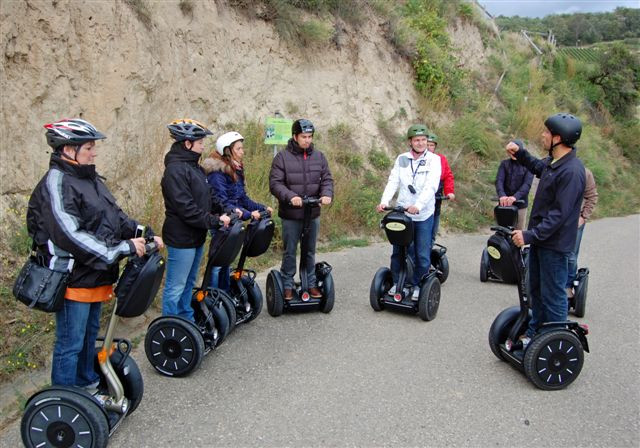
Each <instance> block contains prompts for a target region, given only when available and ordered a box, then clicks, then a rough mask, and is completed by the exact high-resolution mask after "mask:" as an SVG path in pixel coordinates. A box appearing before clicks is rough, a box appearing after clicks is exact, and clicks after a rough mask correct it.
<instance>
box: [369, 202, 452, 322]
mask: <svg viewBox="0 0 640 448" xmlns="http://www.w3.org/2000/svg"><path fill="white" fill-rule="evenodd" d="M385 210H390V212H389V213H387V214H386V215H385V216H384V218H382V220H381V221H380V227H381V228H383V229H384V231H385V233H386V235H387V238H388V240H389V242H390V243H391V244H395V245H398V246H400V250H401V257H402V260H403V262H402V264H401V269H400V272H399V273H398V283H397V284H396V288H395V291H393V292H390V291H391V288H392V287H393V277H392V275H391V270H390V269H389V268H387V267H382V268H380V269H378V271H377V272H376V274H375V276H374V277H373V280H372V281H371V289H370V291H369V303H370V305H371V308H373V309H374V310H375V311H382V310H383V309H386V308H390V309H395V310H400V311H406V312H410V313H414V314H415V313H417V314H418V315H419V316H420V318H421V319H422V320H425V321H429V320H433V319H435V317H436V315H437V314H438V307H439V306H440V281H439V280H438V274H437V271H436V270H435V269H430V270H429V272H428V273H427V274H425V275H424V276H423V277H422V279H421V280H420V284H419V285H416V286H413V287H410V286H409V281H410V280H409V279H412V278H413V273H414V271H413V262H412V261H411V257H409V246H410V245H411V243H412V241H413V220H412V219H411V218H410V217H408V216H407V215H406V214H405V213H404V212H405V211H406V209H405V208H404V207H399V206H398V207H385ZM414 288H419V291H420V292H419V295H418V300H417V301H415V300H413V289H414Z"/></svg>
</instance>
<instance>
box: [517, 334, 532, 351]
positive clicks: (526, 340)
mask: <svg viewBox="0 0 640 448" xmlns="http://www.w3.org/2000/svg"><path fill="white" fill-rule="evenodd" d="M518 340H519V341H520V342H522V350H526V348H527V346H528V345H529V344H530V343H531V338H530V337H529V336H525V335H522V336H520V337H519V338H518Z"/></svg>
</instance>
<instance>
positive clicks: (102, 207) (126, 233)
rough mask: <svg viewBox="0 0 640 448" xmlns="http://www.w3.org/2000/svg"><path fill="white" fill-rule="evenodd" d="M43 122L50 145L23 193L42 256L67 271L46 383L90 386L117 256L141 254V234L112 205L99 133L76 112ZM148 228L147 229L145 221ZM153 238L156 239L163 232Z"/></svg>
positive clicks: (94, 379)
mask: <svg viewBox="0 0 640 448" xmlns="http://www.w3.org/2000/svg"><path fill="white" fill-rule="evenodd" d="M44 127H45V128H46V134H45V135H46V138H47V143H48V144H49V146H50V147H51V148H53V153H52V154H51V159H50V161H49V170H48V171H47V173H46V174H45V175H44V177H43V178H42V180H41V181H40V182H39V183H38V185H37V186H36V188H35V189H34V190H33V193H32V194H31V198H30V199H29V208H28V211H27V228H28V230H29V236H31V238H32V239H33V243H34V245H35V248H36V251H37V254H38V258H39V259H40V260H42V262H43V264H44V265H45V266H48V267H49V268H50V269H54V270H58V271H70V272H71V276H70V280H69V283H68V287H67V290H66V292H65V300H64V305H63V307H62V309H61V310H60V311H58V312H57V313H56V341H55V345H54V349H53V359H52V362H51V383H52V384H56V385H65V386H78V387H86V388H95V387H97V385H98V380H99V376H98V374H97V373H96V372H95V369H94V361H95V356H96V351H95V344H96V337H97V335H98V329H99V327H100V309H101V306H102V302H105V301H108V300H110V299H111V298H112V297H113V284H114V283H115V282H116V280H117V279H118V273H119V270H118V262H119V261H120V260H121V259H122V258H124V257H127V256H130V255H135V254H137V255H139V256H142V255H143V254H144V252H145V248H144V245H145V240H144V238H140V237H136V230H137V228H138V223H137V222H136V221H134V220H133V219H130V218H129V217H128V216H127V215H126V214H125V213H124V212H123V211H122V210H121V209H120V207H118V205H117V204H116V201H115V199H114V197H113V196H112V195H111V193H110V192H109V190H108V189H107V187H106V185H105V184H104V182H103V178H102V177H101V176H100V175H98V173H97V172H96V166H95V158H96V156H97V148H96V141H97V140H102V139H105V138H106V137H105V135H104V134H102V133H101V132H100V131H98V130H97V129H96V128H95V127H94V126H93V125H92V124H91V123H89V122H87V121H85V120H82V119H79V118H72V119H63V120H59V121H56V122H54V123H50V124H46V125H45V126H44ZM146 236H153V232H152V231H151V229H150V228H149V227H147V231H146ZM155 239H156V243H157V244H158V246H159V247H162V239H161V238H159V237H155Z"/></svg>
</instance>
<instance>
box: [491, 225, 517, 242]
mask: <svg viewBox="0 0 640 448" xmlns="http://www.w3.org/2000/svg"><path fill="white" fill-rule="evenodd" d="M491 230H493V231H494V232H498V233H499V234H501V235H502V236H504V237H508V238H509V241H511V234H512V233H513V230H512V229H510V228H508V227H503V226H493V227H491Z"/></svg>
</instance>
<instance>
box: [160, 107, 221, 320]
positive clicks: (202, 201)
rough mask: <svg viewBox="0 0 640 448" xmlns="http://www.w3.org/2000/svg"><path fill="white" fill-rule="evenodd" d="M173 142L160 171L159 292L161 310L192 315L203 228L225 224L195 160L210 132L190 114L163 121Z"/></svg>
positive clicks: (201, 250) (204, 234) (200, 153)
mask: <svg viewBox="0 0 640 448" xmlns="http://www.w3.org/2000/svg"><path fill="white" fill-rule="evenodd" d="M167 127H168V128H169V133H170V134H171V137H172V138H173V139H174V140H175V143H173V145H171V149H170V150H169V152H168V153H167V155H166V156H165V158H164V165H165V170H164V174H163V176H162V182H161V185H162V196H163V197H164V206H165V220H164V225H163V226H162V237H163V239H164V240H165V242H166V245H167V251H168V259H167V275H166V278H165V284H164V291H163V294H162V314H163V315H164V316H180V317H184V318H185V319H189V320H191V321H193V309H192V308H191V294H192V291H191V290H192V288H193V285H194V284H195V281H196V276H197V275H198V267H199V266H200V259H201V258H202V252H203V247H204V242H205V239H206V237H207V230H209V229H213V228H217V227H218V226H219V223H220V222H222V223H223V225H225V226H227V225H228V224H229V221H230V219H229V216H227V215H226V214H223V215H219V214H220V213H222V212H223V208H222V206H221V204H220V203H218V202H217V201H215V200H214V198H213V196H212V194H211V189H210V187H209V185H208V184H207V178H206V176H205V174H204V172H203V171H202V168H201V167H200V165H198V161H199V160H200V156H201V155H202V151H203V150H204V138H205V137H207V136H209V135H211V134H212V133H211V131H209V130H208V129H207V128H206V127H204V126H203V125H202V124H201V123H198V122H197V121H195V120H189V119H183V120H176V121H174V122H172V123H171V124H169V125H167Z"/></svg>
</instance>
